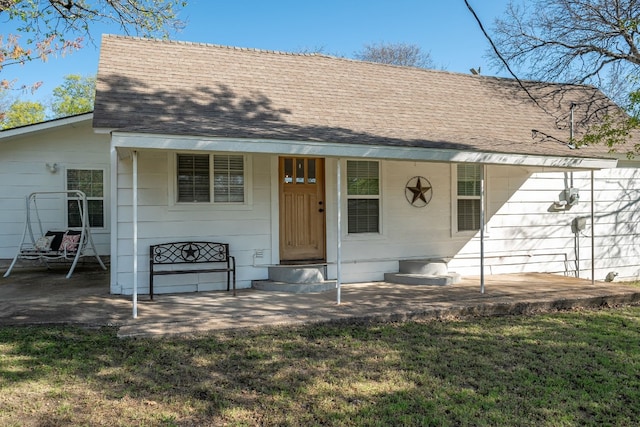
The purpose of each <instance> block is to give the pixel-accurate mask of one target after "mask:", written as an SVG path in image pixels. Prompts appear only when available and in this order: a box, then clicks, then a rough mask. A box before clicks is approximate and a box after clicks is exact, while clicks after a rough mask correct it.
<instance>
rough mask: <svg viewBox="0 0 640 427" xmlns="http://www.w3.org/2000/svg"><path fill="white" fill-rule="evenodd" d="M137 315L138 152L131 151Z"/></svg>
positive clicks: (134, 278) (134, 290)
mask: <svg viewBox="0 0 640 427" xmlns="http://www.w3.org/2000/svg"><path fill="white" fill-rule="evenodd" d="M137 317H138V152H137V151H135V150H134V151H133V318H134V319H136V318H137Z"/></svg>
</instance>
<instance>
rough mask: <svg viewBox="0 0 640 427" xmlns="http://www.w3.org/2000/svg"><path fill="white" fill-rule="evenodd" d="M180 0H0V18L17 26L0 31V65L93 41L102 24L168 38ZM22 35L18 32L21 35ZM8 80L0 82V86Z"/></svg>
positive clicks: (176, 24) (179, 23)
mask: <svg viewBox="0 0 640 427" xmlns="http://www.w3.org/2000/svg"><path fill="white" fill-rule="evenodd" d="M186 4H187V2H186V1H185V0H0V17H1V18H2V20H3V22H7V21H9V22H10V23H11V25H12V26H14V27H15V28H16V31H15V34H1V33H0V70H1V69H2V68H3V67H5V66H8V65H12V64H24V63H25V62H28V61H32V60H34V59H42V60H46V59H47V58H48V57H49V56H51V55H57V54H64V53H68V52H72V51H74V50H77V49H80V48H82V47H83V46H84V41H85V38H86V39H88V40H92V38H91V29H92V28H93V27H94V25H95V24H98V23H101V24H106V25H111V26H116V27H118V28H119V29H120V31H122V32H123V33H125V34H132V35H138V36H142V37H148V36H155V37H167V36H168V35H169V34H170V33H171V32H172V31H173V30H175V29H177V28H180V27H182V26H183V22H182V21H180V20H179V19H178V17H177V16H178V10H179V9H180V8H182V7H184V6H185V5H186ZM21 36H22V37H21ZM11 84H12V82H8V81H6V80H3V81H0V86H1V87H9V86H10V85H11Z"/></svg>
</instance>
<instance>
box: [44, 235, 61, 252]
mask: <svg viewBox="0 0 640 427" xmlns="http://www.w3.org/2000/svg"><path fill="white" fill-rule="evenodd" d="M64 233H65V232H64V231H47V234H45V236H52V237H53V240H52V241H51V250H52V251H55V252H57V251H59V250H60V244H61V243H62V237H63V236H64Z"/></svg>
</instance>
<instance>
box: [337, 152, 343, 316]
mask: <svg viewBox="0 0 640 427" xmlns="http://www.w3.org/2000/svg"><path fill="white" fill-rule="evenodd" d="M340 163H341V160H340V159H338V167H337V168H336V180H337V190H338V191H337V198H338V203H337V205H338V219H337V220H338V226H337V233H338V236H337V239H336V244H337V248H336V249H337V251H336V289H337V292H336V299H337V303H338V305H339V304H340V297H341V295H340V292H341V285H342V187H341V184H340V182H341V166H340Z"/></svg>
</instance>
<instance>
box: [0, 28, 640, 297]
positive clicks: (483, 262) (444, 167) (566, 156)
mask: <svg viewBox="0 0 640 427" xmlns="http://www.w3.org/2000/svg"><path fill="white" fill-rule="evenodd" d="M97 81H98V83H97V94H96V104H95V111H94V116H93V128H94V132H95V134H94V135H92V136H90V137H87V138H88V139H91V140H92V141H93V142H92V143H91V146H92V147H93V146H96V147H98V146H99V147H100V149H99V150H97V151H96V152H95V155H96V156H98V157H100V158H101V159H102V160H101V161H98V159H97V158H96V159H91V156H89V153H87V154H83V155H84V156H88V157H87V158H86V161H87V162H88V164H87V165H86V166H85V167H86V168H96V169H101V170H103V171H104V173H105V178H104V179H105V183H108V185H106V186H105V192H104V200H105V212H104V218H105V224H104V227H103V228H102V229H100V230H96V231H97V232H100V231H103V232H104V233H107V235H110V237H111V242H110V251H111V252H110V255H111V258H110V259H111V292H112V293H116V294H131V293H133V292H134V281H135V283H136V285H137V290H138V292H141V293H144V292H146V291H147V290H148V283H149V279H148V259H149V245H153V244H158V243H163V242H171V241H185V240H211V241H218V242H225V243H229V245H230V248H231V253H232V255H234V256H235V258H236V262H237V277H238V287H240V288H246V287H250V286H251V285H252V283H253V282H254V281H261V280H265V279H268V278H269V277H270V272H271V269H272V268H274V267H278V266H281V265H296V264H314V265H322V266H326V274H325V276H326V277H325V278H326V279H336V278H339V279H340V280H341V282H344V283H349V282H363V281H380V280H383V279H384V278H385V274H388V273H395V272H398V270H399V268H400V262H401V261H406V260H425V259H430V260H445V261H446V262H447V263H448V269H449V270H450V271H455V272H456V273H459V274H461V275H463V276H465V275H478V274H479V273H480V271H481V266H482V271H483V272H485V273H486V274H501V273H512V272H546V273H553V274H561V275H569V276H579V277H582V278H591V277H593V278H594V279H596V280H604V279H605V277H606V276H607V274H608V273H610V272H615V273H617V274H618V276H617V278H616V280H632V279H638V278H639V277H640V261H639V259H640V257H639V255H640V254H639V252H640V249H638V246H637V244H635V245H634V242H637V238H638V235H639V234H640V226H638V222H637V219H635V218H637V213H636V212H637V211H638V206H637V205H638V200H640V180H639V179H638V178H640V170H639V169H638V166H639V165H640V162H638V161H633V160H627V159H626V158H625V157H624V156H621V155H617V154H612V153H609V152H608V149H607V148H606V147H602V146H584V147H580V148H574V147H573V146H572V145H571V135H572V134H573V135H580V134H581V133H582V132H584V130H585V126H586V125H588V124H589V123H590V122H591V121H592V120H594V119H597V117H595V116H594V114H593V108H594V106H603V105H606V104H607V100H606V99H604V97H603V95H602V94H601V93H600V92H598V91H597V90H595V89H593V88H590V87H582V86H565V85H556V84H542V83H536V82H524V83H523V84H522V86H521V85H520V84H519V83H518V82H516V81H513V80H510V79H500V78H493V77H485V76H479V75H463V74H455V73H449V72H443V71H434V70H424V69H417V68H408V67H397V66H390V65H384V64H375V63H366V62H360V61H353V60H348V59H343V58H335V57H329V56H325V55H318V54H311V55H309V54H289V53H282V52H272V51H261V50H253V49H240V48H232V47H224V46H216V45H208V44H196V43H184V42H174V41H158V40H148V39H139V38H130V37H120V36H104V37H103V40H102V47H101V56H100V64H99V72H98V79H97ZM525 89H526V90H525ZM534 99H535V102H534ZM65 132H66V131H65ZM34 137H35V135H34ZM77 138H79V139H82V136H78V137H77ZM75 139H76V137H74V139H73V140H75ZM3 144H4V143H3ZM105 146H106V148H103V147H105ZM3 148H4V147H2V148H0V149H3ZM82 151H84V149H82ZM98 152H99V153H98ZM75 154H76V155H78V156H80V153H75ZM38 155H40V154H38ZM69 155H70V154H69ZM24 156H26V153H25V154H24ZM34 156H35V153H32V157H31V161H32V163H33V158H34ZM42 156H43V157H42V159H41V160H40V162H39V164H38V165H35V166H33V165H32V166H30V167H40V168H41V169H42V170H41V171H40V172H41V173H44V174H45V176H54V177H56V178H60V175H55V174H51V173H50V172H48V170H47V169H46V164H47V163H49V164H51V163H52V162H55V163H58V164H59V165H64V167H65V168H66V167H67V166H66V164H67V163H65V162H67V159H68V158H69V157H68V155H66V156H65V155H60V156H58V157H54V156H52V155H46V156H45V155H44V154H42ZM80 160H81V159H77V161H78V162H79V161H80ZM73 164H74V165H76V164H77V163H76V161H75V160H74V162H73ZM2 173H4V170H3V171H2ZM46 174H49V175H46ZM56 185H59V186H61V187H62V188H64V182H63V181H62V180H60V182H59V183H57V184H56ZM25 190H27V189H25ZM2 191H3V192H6V191H8V190H4V189H3V190H2ZM25 192H27V191H22V193H25ZM16 193H20V192H16V191H15V189H14V190H11V194H12V197H16V196H15V195H16ZM16 206H18V205H16ZM18 216H19V215H17V214H14V215H13V217H12V218H14V220H16V218H17V217H18ZM4 222H7V221H4ZM3 233H6V232H5V231H3ZM10 246H11V244H7V245H6V247H5V248H4V251H5V252H3V253H4V254H6V255H10V252H11V250H10ZM100 247H101V248H105V242H104V241H101V244H100ZM134 260H135V261H136V262H134ZM155 286H156V288H155V291H156V292H158V293H162V292H190V291H196V290H213V289H226V283H225V277H224V275H222V274H187V275H180V276H174V275H171V276H164V277H159V278H158V280H157V282H156V284H155Z"/></svg>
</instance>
